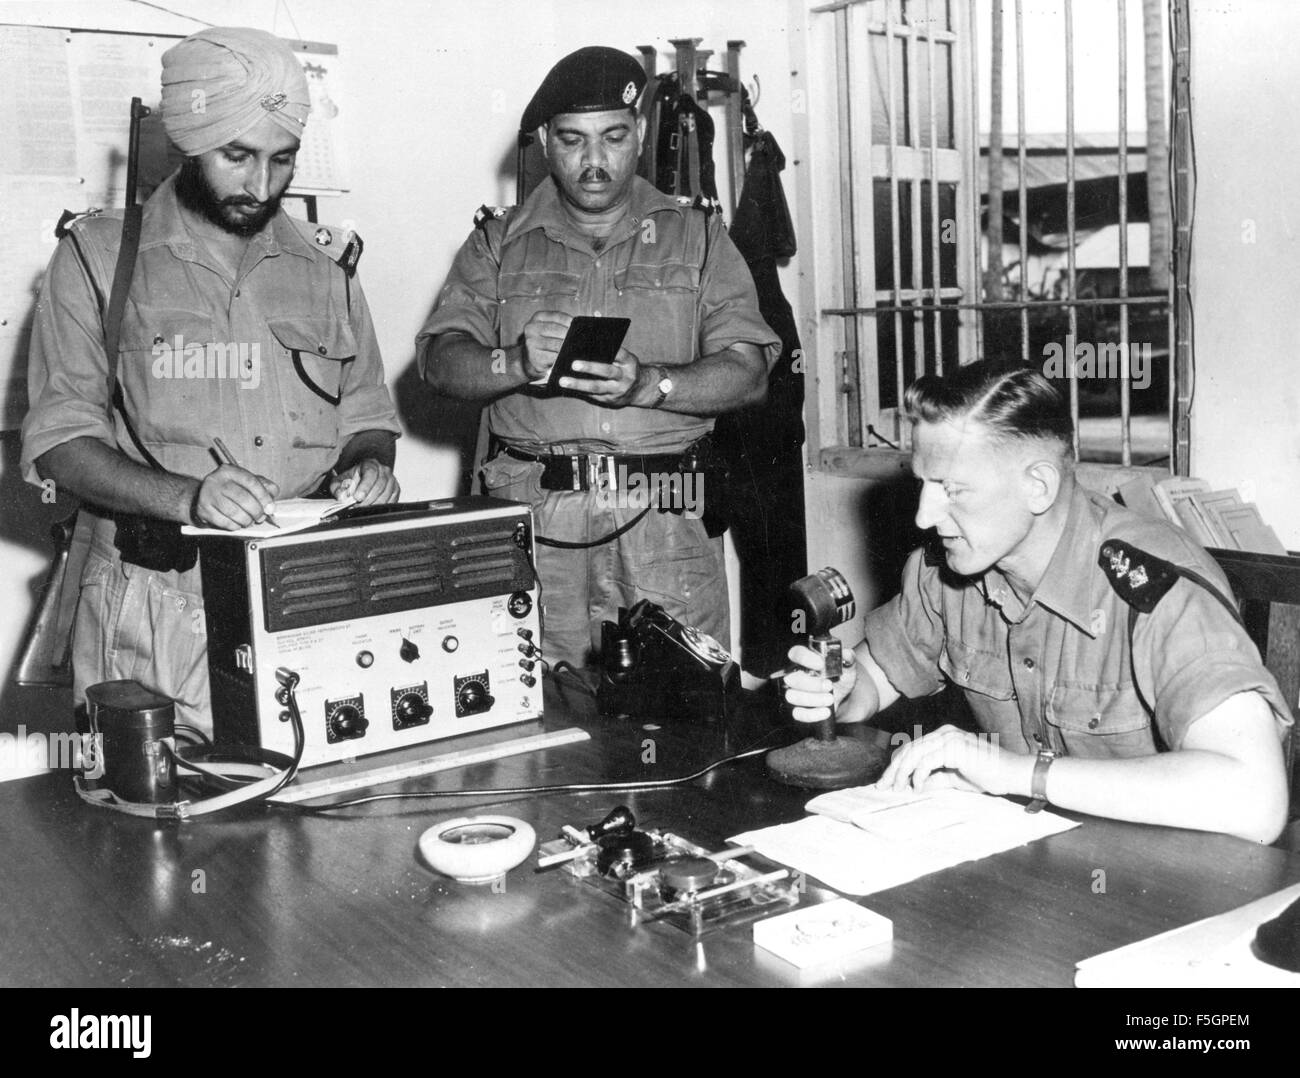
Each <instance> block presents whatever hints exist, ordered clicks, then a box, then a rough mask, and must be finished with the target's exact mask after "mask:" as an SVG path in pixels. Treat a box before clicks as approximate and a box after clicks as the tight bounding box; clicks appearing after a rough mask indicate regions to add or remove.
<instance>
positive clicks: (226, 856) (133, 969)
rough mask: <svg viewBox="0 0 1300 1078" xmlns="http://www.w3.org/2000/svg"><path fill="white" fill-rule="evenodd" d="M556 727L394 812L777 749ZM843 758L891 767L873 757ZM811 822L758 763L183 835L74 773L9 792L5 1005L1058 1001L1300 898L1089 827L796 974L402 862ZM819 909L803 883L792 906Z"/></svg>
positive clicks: (1225, 849)
mask: <svg viewBox="0 0 1300 1078" xmlns="http://www.w3.org/2000/svg"><path fill="white" fill-rule="evenodd" d="M547 708H548V714H547V719H546V720H545V722H544V723H542V724H538V723H525V724H520V725H518V726H513V727H507V728H504V729H502V730H497V731H493V732H491V733H486V734H480V735H475V736H474V737H473V738H472V739H469V742H470V743H471V744H482V743H485V742H491V741H494V740H496V741H499V740H507V739H510V738H516V737H521V736H524V735H526V734H532V733H537V732H539V730H541V729H552V730H553V729H561V728H567V727H571V726H580V727H583V728H585V729H587V730H589V731H590V732H591V734H592V739H591V740H590V741H587V742H582V743H579V744H570V745H563V746H560V747H557V748H553V749H547V750H544V751H542V752H538V753H533V754H531V755H527V756H521V757H512V758H506V759H502V760H496V761H492V762H490V763H485V764H479V765H474V766H472V767H468V768H462V769H460V770H456V771H448V772H443V773H441V774H438V775H434V776H428V777H425V778H422V779H415V780H408V781H407V782H405V783H404V784H403V785H402V786H401V787H398V788H401V789H412V790H414V789H474V788H493V789H499V788H502V787H506V786H516V785H535V784H554V783H571V782H591V781H601V780H621V781H629V780H640V781H644V780H652V781H653V780H659V779H665V778H671V777H674V776H678V775H683V774H688V773H690V772H692V771H694V770H696V769H697V768H699V767H700V766H702V765H704V764H706V763H708V762H710V761H712V760H714V759H716V758H718V757H720V756H723V755H726V754H728V753H732V752H737V751H741V750H743V749H746V748H748V747H750V746H751V745H753V744H754V743H755V741H756V739H757V738H758V737H759V736H760V735H761V734H763V733H765V732H766V733H767V734H769V736H770V734H771V729H770V727H771V720H770V719H768V718H766V717H762V718H759V717H756V716H755V715H754V714H752V713H747V714H745V715H742V716H741V717H739V718H738V719H736V720H735V721H733V722H731V723H729V724H728V725H726V726H725V727H724V726H721V725H715V726H694V725H677V724H669V723H662V724H659V725H657V726H656V725H654V724H644V723H629V722H605V721H602V720H600V719H599V718H597V717H595V716H594V714H593V713H592V709H591V706H590V703H589V702H588V700H587V699H586V698H583V697H582V696H581V695H580V694H578V693H576V692H575V691H573V690H568V691H565V692H563V693H559V692H556V691H554V689H553V688H552V689H551V690H549V691H548V698H547ZM858 733H859V736H864V737H867V738H869V739H870V738H875V739H878V740H877V744H878V745H880V746H881V747H882V748H884V747H885V746H884V742H885V735H883V734H879V733H877V732H875V731H865V730H863V731H859V732H858ZM786 740H787V741H788V740H790V738H789V736H788V735H787V736H786ZM771 743H772V744H780V743H782V742H781V733H780V732H779V731H778V732H777V735H776V738H775V740H772V741H771ZM445 747H446V749H447V750H450V749H451V748H453V747H461V746H460V745H456V746H452V745H450V744H448V745H446V746H445ZM426 748H427V750H428V754H431V753H432V752H434V751H439V750H440V748H441V746H438V745H434V746H428V747H426ZM387 789H389V788H386V790H387ZM810 796H812V795H811V794H810V793H809V792H808V791H800V790H794V789H790V788H788V787H785V786H781V785H779V784H778V783H776V782H774V781H772V780H771V779H770V778H769V777H768V776H767V774H766V771H765V769H764V765H763V761H762V758H761V757H759V758H755V759H749V760H745V761H743V762H741V763H738V764H731V765H727V766H725V767H723V768H720V769H719V770H717V771H715V772H713V773H711V774H710V775H708V776H707V777H706V778H704V779H701V780H699V781H697V782H695V783H693V784H691V785H689V786H685V787H677V788H673V789H666V790H653V791H638V792H635V793H609V792H602V793H582V794H578V793H565V794H552V795H547V796H528V797H514V798H503V797H471V798H457V799H446V800H433V801H430V800H418V801H388V802H380V803H377V804H372V805H368V806H365V807H362V808H357V809H352V810H349V811H348V812H342V813H339V814H337V815H334V816H291V815H285V814H281V813H278V812H266V811H264V810H261V809H254V810H247V811H244V812H242V813H241V814H232V815H230V816H229V817H215V818H212V819H210V820H199V821H194V822H190V823H187V824H183V825H178V824H174V823H169V824H154V823H152V822H150V821H147V820H142V819H135V818H131V817H126V816H123V815H120V814H117V813H111V812H108V811H102V810H97V809H94V808H91V807H90V806H87V805H84V804H82V802H80V801H79V800H78V799H77V797H76V796H75V794H74V793H73V790H72V783H71V778H70V775H69V774H68V773H67V772H62V773H51V774H47V775H42V776H37V777H34V778H28V779H21V780H15V781H11V782H8V783H4V784H0V819H3V820H4V821H5V824H4V828H3V831H0V861H2V862H3V864H4V872H3V873H2V874H0V908H2V909H4V910H5V916H4V917H3V918H0V983H3V984H7V985H31V986H37V985H39V986H78V987H89V986H104V987H113V986H196V987H201V986H294V985H302V986H308V985H315V986H342V985H362V986H368V985H376V986H377V985H392V986H451V985H458V986H493V985H495V986H506V985H511V986H532V987H543V986H547V987H549V986H596V987H617V986H632V985H640V986H681V987H687V986H706V985H707V986H718V987H721V986H746V985H748V986H790V985H800V984H821V983H835V984H844V983H847V984H852V985H866V986H941V985H942V986H995V985H1003V986H1006V985H1020V986H1066V985H1069V984H1071V983H1072V981H1073V976H1074V967H1075V964H1076V963H1077V962H1078V961H1080V960H1081V959H1084V958H1087V957H1089V956H1091V955H1095V954H1098V953H1100V952H1103V951H1107V950H1110V949H1112V948H1115V947H1119V946H1121V945H1123V944H1126V943H1131V942H1133V941H1135V940H1139V939H1143V938H1146V937H1148V936H1151V935H1154V934H1156V933H1159V932H1164V931H1166V930H1168V929H1170V928H1174V927H1176V926H1178V925H1183V924H1187V923H1190V922H1192V921H1195V920H1199V919H1200V918H1203V917H1208V916H1212V915H1214V914H1218V913H1222V912H1224V911H1225V910H1230V909H1232V908H1234V907H1236V906H1240V905H1242V904H1244V903H1247V902H1250V901H1252V900H1253V899H1256V898H1259V897H1261V896H1263V895H1267V894H1270V893H1272V892H1274V891H1278V890H1281V889H1282V888H1284V887H1287V886H1289V885H1291V884H1294V883H1296V882H1300V857H1293V856H1289V855H1288V854H1286V853H1284V852H1282V851H1280V850H1277V849H1272V848H1266V847H1260V846H1256V845H1254V844H1251V843H1248V842H1244V841H1241V840H1238V839H1233V838H1228V837H1224V836H1217V835H1205V834H1199V833H1194V832H1188V831H1179V830H1172V829H1168V828H1157V827H1145V826H1139V825H1133V824H1123V823H1117V822H1114V821H1107V820H1101V819H1095V818H1092V817H1084V818H1083V825H1082V826H1081V827H1078V828H1075V829H1073V830H1071V831H1068V832H1066V833H1064V834H1061V835H1055V836H1052V837H1050V838H1047V839H1042V840H1039V841H1037V842H1033V843H1030V844H1029V845H1027V846H1024V847H1021V848H1019V849H1015V850H1011V851H1008V852H1006V853H1002V854H998V855H996V856H994V857H990V858H986V859H984V860H981V861H975V862H971V863H967V864H964V865H959V866H957V867H955V868H951V869H948V870H946V871H943V872H940V873H936V874H934V875H932V876H928V877H924V878H922V879H920V880H917V881H914V882H912V883H909V884H906V885H904V886H900V887H896V888H893V889H891V890H888V891H883V892H880V893H879V894H875V895H870V896H868V897H866V898H865V899H862V900H861V901H862V904H863V905H865V906H867V907H868V908H870V909H872V910H875V911H876V912H878V913H881V914H883V915H885V916H886V917H889V918H891V919H893V922H894V941H893V943H892V944H887V945H883V946H882V947H879V948H875V949H873V950H871V951H867V952H863V953H862V954H861V955H859V956H857V957H856V958H851V959H848V960H845V961H843V962H839V963H833V964H832V965H833V967H834V968H829V967H825V968H818V969H816V970H812V971H803V972H801V971H799V970H797V969H796V968H795V967H793V966H790V965H788V964H787V963H785V962H783V961H782V960H780V959H777V958H775V957H773V956H771V955H769V954H768V953H767V952H765V951H763V950H761V949H759V948H757V947H755V945H754V943H753V941H752V937H751V929H750V927H749V926H747V925H740V926H735V927H729V928H726V929H723V930H722V931H720V932H717V933H714V934H711V935H709V936H706V937H705V938H704V940H703V941H702V942H701V943H698V944H697V943H696V942H695V941H694V940H692V938H691V937H690V936H689V935H688V934H686V933H685V932H683V931H681V930H679V929H677V928H675V927H673V926H672V925H669V924H663V923H656V924H648V925H645V924H643V925H639V926H634V925H632V924H631V923H630V920H629V913H630V911H629V908H628V907H627V906H626V905H624V904H622V903H621V902H619V901H618V900H617V899H615V898H613V897H611V896H609V895H606V894H604V893H602V892H600V891H599V890H597V889H596V888H594V887H591V886H590V885H588V884H584V883H582V882H580V881H578V880H576V879H574V878H572V877H571V876H569V875H567V874H565V873H564V872H563V871H560V870H552V871H549V872H546V873H535V872H534V871H533V868H532V866H533V864H534V859H532V858H530V860H529V861H528V862H526V863H525V864H524V865H522V866H520V867H519V868H517V869H515V870H513V871H512V872H511V873H510V874H509V875H508V876H507V877H506V880H505V885H504V889H497V890H494V889H493V888H491V887H485V886H468V885H463V884H459V883H456V882H454V881H452V880H450V879H446V878H444V877H440V876H437V875H435V874H434V873H432V872H431V871H430V870H429V869H427V868H426V867H424V865H423V863H422V862H421V860H420V859H419V856H418V854H417V842H418V840H419V837H420V835H421V834H422V832H423V831H424V830H425V829H426V828H428V827H430V826H432V825H433V824H435V823H437V822H440V821H442V820H446V819H450V818H452V817H455V816H462V815H469V814H480V813H502V814H506V815H511V816H516V817H519V818H521V819H523V820H525V821H527V822H528V823H530V824H531V825H532V826H533V827H534V828H535V829H536V831H537V833H538V836H539V840H540V841H545V840H546V839H549V838H551V837H554V836H555V835H557V834H558V832H559V828H560V825H562V824H565V823H571V824H576V825H582V824H587V823H591V822H594V821H596V820H598V819H600V818H601V817H602V816H604V815H605V813H606V812H607V811H608V810H609V809H610V808H612V807H613V806H614V805H616V804H619V803H625V804H627V805H629V806H630V807H631V809H632V811H633V812H634V813H635V814H636V816H637V819H638V821H639V823H640V825H641V826H645V827H659V828H663V829H665V830H671V831H673V832H675V833H677V834H679V835H681V836H683V837H685V838H687V839H689V840H691V841H693V842H696V843H698V844H700V845H702V846H705V847H707V848H710V849H716V848H718V847H720V846H721V845H722V844H723V840H724V839H725V838H726V837H727V836H728V835H732V834H737V833H739V832H740V831H743V830H746V829H749V828H753V827H758V826H766V825H769V824H774V823H781V822H786V821H790V820H794V819H798V818H799V817H800V816H801V815H803V808H802V806H803V804H804V803H805V802H806V801H807V800H808V799H809V797H810ZM833 897H836V896H835V895H834V894H833V893H832V892H829V891H827V890H825V889H824V888H821V887H820V886H819V885H817V883H816V881H810V883H809V886H808V888H807V891H806V893H805V895H804V897H803V899H802V901H803V902H804V903H807V902H813V901H822V900H825V899H829V898H833Z"/></svg>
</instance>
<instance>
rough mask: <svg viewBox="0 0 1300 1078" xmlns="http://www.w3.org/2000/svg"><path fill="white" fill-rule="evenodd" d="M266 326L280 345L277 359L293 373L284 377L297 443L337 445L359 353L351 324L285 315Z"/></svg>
mask: <svg viewBox="0 0 1300 1078" xmlns="http://www.w3.org/2000/svg"><path fill="white" fill-rule="evenodd" d="M267 328H268V329H270V331H271V334H272V336H274V337H275V340H276V342H277V343H278V345H279V346H280V350H281V354H280V355H279V356H278V357H277V358H278V359H279V360H280V361H282V362H283V363H285V364H286V365H287V366H288V367H289V368H290V369H291V370H292V372H293V373H292V374H288V373H286V374H285V376H284V377H282V378H281V379H280V384H281V385H283V386H284V387H285V389H284V393H285V398H286V399H285V408H286V411H287V413H288V414H289V415H290V416H291V417H292V423H293V427H292V430H291V440H292V444H293V445H294V446H295V447H308V446H311V447H320V446H328V447H332V446H335V445H336V444H337V443H338V429H339V420H338V407H339V403H340V402H341V401H342V399H343V386H344V382H345V379H346V377H347V365H348V364H349V363H351V362H352V361H353V360H354V359H356V357H357V341H356V335H355V334H354V333H353V332H352V327H351V326H350V325H349V324H348V323H347V322H346V321H344V320H340V319H331V318H283V319H276V320H274V321H270V322H268V323H267Z"/></svg>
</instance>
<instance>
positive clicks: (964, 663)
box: [939, 637, 1015, 700]
mask: <svg viewBox="0 0 1300 1078" xmlns="http://www.w3.org/2000/svg"><path fill="white" fill-rule="evenodd" d="M939 669H940V670H942V671H943V674H944V676H945V677H946V678H947V679H948V680H949V681H951V682H952V683H953V684H954V685H956V686H957V687H958V688H959V689H965V690H969V691H971V692H977V693H979V694H980V695H982V696H987V697H989V698H990V699H992V700H1010V699H1012V698H1013V697H1014V696H1015V686H1014V685H1012V683H1011V674H1010V672H1009V671H1008V670H1007V659H1006V656H1005V655H999V654H996V653H994V652H991V651H980V650H979V649H978V648H973V647H971V646H970V645H968V644H966V643H965V642H963V641H961V640H958V639H956V638H955V637H949V638H948V639H947V640H945V641H944V645H943V649H942V650H941V651H940V652H939Z"/></svg>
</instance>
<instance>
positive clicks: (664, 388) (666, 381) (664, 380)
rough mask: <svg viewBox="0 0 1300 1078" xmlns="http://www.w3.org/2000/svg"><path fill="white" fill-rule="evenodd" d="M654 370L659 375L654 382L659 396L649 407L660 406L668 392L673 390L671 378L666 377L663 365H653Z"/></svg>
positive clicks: (666, 373) (666, 397)
mask: <svg viewBox="0 0 1300 1078" xmlns="http://www.w3.org/2000/svg"><path fill="white" fill-rule="evenodd" d="M655 372H656V373H657V374H658V375H659V381H657V382H656V383H655V389H657V390H658V391H659V396H657V397H656V398H655V399H654V403H653V404H652V405H650V407H651V408H658V407H660V406H661V405H662V404H663V402H664V401H666V400H667V399H668V394H669V393H671V392H672V391H673V380H672V379H671V378H669V377H668V372H667V371H666V370H664V369H663V367H655Z"/></svg>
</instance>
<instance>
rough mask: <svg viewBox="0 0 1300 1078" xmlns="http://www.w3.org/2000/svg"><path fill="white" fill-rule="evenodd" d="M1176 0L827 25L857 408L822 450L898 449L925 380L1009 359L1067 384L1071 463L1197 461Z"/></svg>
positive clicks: (978, 3) (874, 8)
mask: <svg viewBox="0 0 1300 1078" xmlns="http://www.w3.org/2000/svg"><path fill="white" fill-rule="evenodd" d="M1183 6H1184V3H1183V2H1182V0H1175V3H1173V4H1172V5H1171V6H1170V9H1169V11H1167V10H1166V7H1165V0H1090V2H1089V3H1087V4H1086V5H1084V4H1075V3H1071V2H1070V0H1051V2H1049V0H841V2H837V3H831V4H826V5H823V6H819V7H816V8H814V9H813V10H814V12H815V14H816V17H820V18H826V19H830V20H833V22H834V33H833V35H832V37H833V40H834V45H835V65H836V75H837V86H838V101H837V112H838V116H837V119H838V138H837V140H836V144H835V152H836V153H837V156H838V161H837V165H838V174H839V177H840V181H839V183H840V194H839V201H840V207H841V211H842V214H843V217H844V228H843V230H842V232H841V235H842V242H841V250H840V258H839V265H838V267H836V268H837V269H838V271H839V281H838V282H837V284H838V287H837V288H836V294H837V295H838V296H840V297H841V305H838V306H833V307H823V309H822V310H821V312H820V313H821V315H822V317H823V318H827V319H835V320H838V321H839V323H840V326H839V329H840V333H839V334H837V339H838V340H842V341H843V346H844V356H845V358H846V364H845V370H844V372H843V375H844V376H843V385H842V387H841V391H842V394H843V408H842V409H841V411H840V414H839V417H838V422H839V424H840V427H841V429H840V430H839V431H838V432H836V434H835V435H833V436H832V435H830V432H827V431H823V433H822V439H821V441H822V445H823V446H828V445H829V444H830V443H831V442H832V441H836V442H838V443H839V445H840V446H848V447H854V446H857V447H862V448H864V449H870V448H872V447H880V446H893V447H897V448H904V449H906V448H907V443H908V438H909V434H910V431H909V429H908V425H907V424H906V423H905V422H903V420H902V417H901V414H900V412H899V404H900V402H901V399H902V393H903V390H904V389H905V387H906V386H907V385H908V384H909V383H910V382H911V381H912V380H914V379H915V378H917V377H918V376H920V375H921V374H924V373H932V372H942V371H943V370H944V369H946V368H950V367H951V366H953V365H955V364H957V363H967V362H971V361H973V360H974V359H976V358H1002V359H1010V360H1015V359H1019V360H1021V361H1022V362H1026V363H1029V364H1032V365H1035V366H1037V367H1039V368H1040V369H1042V370H1043V372H1044V373H1045V374H1047V375H1048V376H1049V377H1052V378H1057V379H1060V387H1061V389H1062V391H1063V392H1064V393H1065V394H1066V395H1067V397H1068V398H1069V400H1070V402H1071V407H1072V410H1073V414H1074V416H1075V428H1076V447H1075V449H1076V456H1078V458H1079V459H1081V460H1091V461H1102V462H1110V463H1119V464H1125V465H1129V464H1135V465H1142V464H1150V465H1159V466H1167V467H1169V468H1170V469H1171V470H1180V464H1181V465H1182V467H1185V461H1186V430H1187V424H1186V419H1185V415H1186V407H1185V405H1186V401H1185V400H1184V394H1183V389H1184V387H1185V384H1186V381H1187V379H1186V378H1185V377H1181V378H1180V377H1179V368H1180V366H1182V367H1186V366H1187V365H1188V364H1189V361H1190V355H1189V352H1188V349H1187V348H1186V342H1185V341H1184V340H1183V337H1184V336H1185V335H1183V334H1181V333H1179V332H1175V329H1176V323H1175V319H1174V317H1173V312H1174V308H1175V304H1174V300H1175V296H1176V294H1181V290H1179V289H1177V288H1176V287H1175V282H1176V281H1177V279H1178V272H1177V270H1178V261H1177V259H1176V257H1175V256H1176V255H1177V254H1178V252H1177V251H1175V250H1173V249H1172V248H1173V246H1174V245H1173V242H1172V240H1173V237H1174V235H1175V230H1174V228H1173V217H1174V213H1173V211H1172V210H1171V204H1173V203H1175V202H1176V200H1175V199H1171V197H1170V194H1169V182H1168V181H1169V178H1170V172H1171V169H1170V164H1169V163H1170V162H1171V160H1172V161H1174V162H1175V163H1176V161H1177V157H1178V155H1177V154H1176V153H1175V154H1173V155H1171V154H1170V151H1169V143H1170V140H1169V138H1168V136H1167V134H1166V131H1167V122H1166V121H1167V116H1168V113H1169V104H1168V88H1169V85H1170V81H1171V80H1170V76H1169V71H1170V67H1171V50H1170V45H1169V42H1170V39H1171V34H1170V31H1169V29H1168V22H1169V20H1170V12H1172V13H1173V14H1174V16H1175V20H1174V21H1176V16H1177V14H1178V11H1179V9H1180V8H1181V7H1183ZM1175 40H1176V37H1175ZM981 41H983V42H984V44H983V47H981V45H980V42H981ZM1173 57H1174V58H1173V60H1172V66H1173V71H1174V73H1175V75H1177V72H1178V69H1179V68H1178V65H1179V63H1181V62H1182V61H1181V58H1180V57H1179V56H1178V54H1177V53H1176V51H1175V52H1174V53H1173ZM1173 81H1174V84H1175V86H1176V85H1178V81H1177V78H1175V79H1174V80H1173ZM1177 135H1178V130H1177V128H1176V129H1175V136H1176V137H1175V140H1174V141H1175V145H1177ZM1176 176H1177V173H1175V177H1176ZM1171 266H1173V267H1174V269H1175V272H1174V273H1173V274H1171V273H1170V272H1169V270H1170V267H1171ZM1177 328H1178V329H1179V330H1181V325H1177ZM1171 340H1177V341H1180V342H1181V343H1182V344H1183V345H1184V347H1182V348H1179V349H1175V348H1172V347H1171V346H1170V342H1171ZM837 459H840V460H843V459H844V457H843V454H837Z"/></svg>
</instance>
